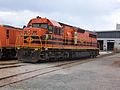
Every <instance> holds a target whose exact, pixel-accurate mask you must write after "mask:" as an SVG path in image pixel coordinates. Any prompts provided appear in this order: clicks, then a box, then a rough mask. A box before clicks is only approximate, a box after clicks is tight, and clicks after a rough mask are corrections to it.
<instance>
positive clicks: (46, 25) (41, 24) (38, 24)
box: [32, 23, 48, 29]
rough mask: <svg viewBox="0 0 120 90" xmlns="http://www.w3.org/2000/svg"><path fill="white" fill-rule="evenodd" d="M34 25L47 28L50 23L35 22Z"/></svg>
mask: <svg viewBox="0 0 120 90" xmlns="http://www.w3.org/2000/svg"><path fill="white" fill-rule="evenodd" d="M32 27H36V28H45V29H47V28H48V24H46V23H33V24H32Z"/></svg>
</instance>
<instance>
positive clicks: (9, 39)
mask: <svg viewBox="0 0 120 90" xmlns="http://www.w3.org/2000/svg"><path fill="white" fill-rule="evenodd" d="M21 30H22V29H21V28H16V27H13V26H9V25H0V59H2V58H15V57H16V47H15V44H16V38H17V35H19V33H20V32H21Z"/></svg>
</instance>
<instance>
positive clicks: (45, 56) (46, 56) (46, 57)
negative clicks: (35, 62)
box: [39, 52, 49, 61]
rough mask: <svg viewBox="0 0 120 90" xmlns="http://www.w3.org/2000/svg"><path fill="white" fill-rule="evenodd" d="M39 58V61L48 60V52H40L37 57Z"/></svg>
mask: <svg viewBox="0 0 120 90" xmlns="http://www.w3.org/2000/svg"><path fill="white" fill-rule="evenodd" d="M39 60H40V61H41V60H42V61H48V60H49V54H48V53H47V52H42V53H41V54H40V58H39Z"/></svg>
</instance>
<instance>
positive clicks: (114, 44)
mask: <svg viewBox="0 0 120 90" xmlns="http://www.w3.org/2000/svg"><path fill="white" fill-rule="evenodd" d="M97 34H98V43H99V48H100V50H103V51H115V52H120V24H117V25H116V30H111V31H97Z"/></svg>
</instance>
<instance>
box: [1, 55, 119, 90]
mask: <svg viewBox="0 0 120 90" xmlns="http://www.w3.org/2000/svg"><path fill="white" fill-rule="evenodd" d="M119 66H120V54H115V55H112V56H106V57H102V58H96V61H91V62H87V63H83V64H80V65H76V66H72V67H70V68H67V69H61V70H59V71H55V72H52V73H49V74H46V75H42V76H38V77H35V78H32V79H28V80H25V81H21V82H19V83H15V84H11V85H8V86H5V87H2V88H0V90H120V67H119Z"/></svg>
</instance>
